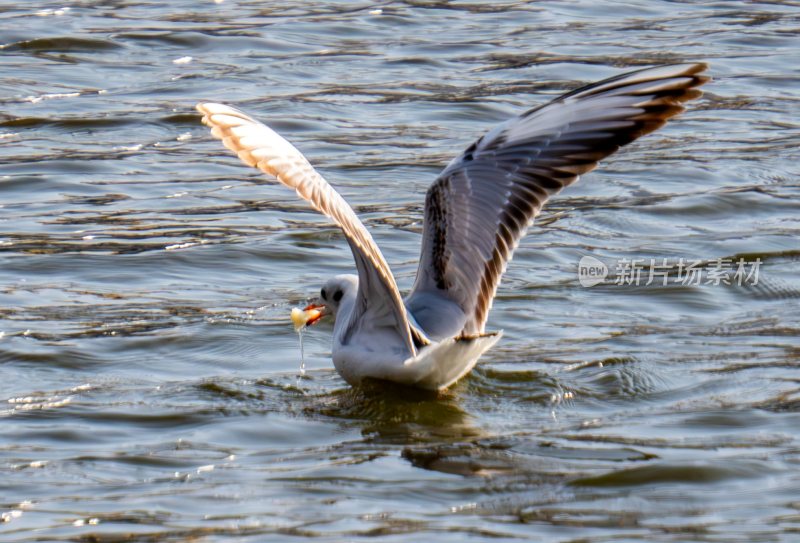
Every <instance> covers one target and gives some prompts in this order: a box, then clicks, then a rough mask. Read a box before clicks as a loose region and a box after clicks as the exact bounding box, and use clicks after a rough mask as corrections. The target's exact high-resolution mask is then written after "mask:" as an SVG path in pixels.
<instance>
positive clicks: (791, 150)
mask: <svg viewBox="0 0 800 543" xmlns="http://www.w3.org/2000/svg"><path fill="white" fill-rule="evenodd" d="M39 4H40V5H37V6H35V7H32V6H29V5H28V4H24V3H23V4H19V5H13V6H11V5H8V6H6V7H0V19H2V26H1V27H2V28H3V31H2V32H0V47H2V54H1V55H0V63H2V66H3V68H4V70H3V71H2V73H3V75H2V76H0V82H2V87H3V91H4V92H2V93H0V368H2V370H0V376H2V379H0V400H2V404H0V533H1V534H2V536H0V539H2V540H3V541H9V542H11V541H13V542H22V541H26V542H30V541H45V540H47V541H63V540H70V541H119V540H123V539H124V540H126V541H141V542H144V541H188V540H203V541H228V540H232V539H236V540H245V541H258V542H263V541H284V540H285V539H286V537H287V536H294V537H314V538H320V539H325V540H330V541H340V540H344V539H352V538H353V537H356V536H358V537H362V538H368V539H369V538H371V539H378V538H381V539H385V538H387V537H393V538H394V539H398V540H405V539H408V538H411V537H422V538H424V539H426V540H431V541H437V542H438V541H463V540H464V537H465V536H472V538H473V539H478V540H482V539H488V538H500V539H509V540H510V539H533V540H542V541H570V540H573V541H574V540H581V541H622V540H642V541H677V540H680V541H688V540H702V541H726V542H727V541H748V542H750V541H783V540H786V541H789V540H791V538H792V535H793V534H795V533H796V532H797V531H798V530H800V506H799V505H798V498H797V496H798V495H800V479H798V476H797V469H796V468H797V465H798V462H800V454H799V453H798V451H800V448H799V447H798V440H799V439H800V433H798V430H797V429H798V428H800V420H798V405H800V372H798V368H799V367H800V342H798V337H800V312H798V310H797V308H798V304H797V300H798V296H799V294H798V293H800V283H798V279H797V269H798V261H799V260H800V245H798V242H797V237H798V230H799V227H800V223H798V219H797V217H798V216H800V214H799V213H798V203H797V202H798V201H800V198H799V197H800V184H798V182H797V179H798V174H800V169H798V166H797V160H796V159H797V141H798V136H800V125H798V124H797V122H795V120H794V119H795V117H796V115H795V113H794V112H795V111H796V109H797V103H798V99H800V97H799V96H798V92H797V84H796V80H797V67H796V64H797V63H796V60H795V59H796V58H797V53H798V48H797V45H796V39H795V36H796V28H797V24H798V17H797V13H796V7H795V6H794V5H793V4H792V3H791V2H771V3H758V2H755V3H752V2H751V3H747V4H742V3H737V2H729V3H715V4H697V3H693V4H676V3H667V2H648V3H640V2H633V3H625V4H619V3H614V4H611V3H600V4H596V3H595V4H591V5H589V4H586V3H572V4H564V3H552V2H551V3H541V2H535V3H528V2H516V1H508V2H493V3H485V2H484V3H475V2H446V3H442V2H426V1H414V2H384V3H381V4H374V3H369V2H358V1H352V2H345V3H342V2H322V3H320V2H293V3H291V4H287V5H278V4H274V5H273V4H270V3H264V2H250V1H245V0H239V1H236V0H225V1H223V2H202V3H197V2H189V3H186V2H172V3H154V2H148V1H144V2H128V1H119V2H113V3H105V4H104V3H91V2H89V3H87V2H80V1H75V2H66V3H61V4H53V3H52V2H44V3H41V2H40V3H39ZM694 60H697V61H706V62H709V63H710V65H711V70H712V75H713V76H714V79H715V81H714V82H713V83H712V84H709V85H707V86H706V87H705V91H706V94H705V96H704V98H703V99H701V100H700V101H698V102H696V103H693V104H692V105H691V107H690V110H689V111H688V112H687V113H686V114H685V115H683V116H682V117H680V118H679V119H678V120H677V121H676V122H674V123H672V124H671V125H670V126H668V127H666V128H665V129H664V130H662V131H659V132H658V133H656V134H653V135H651V136H648V137H647V138H644V139H642V140H640V141H639V142H637V143H636V144H634V145H633V146H632V147H630V148H628V149H626V150H625V151H623V152H621V153H619V154H618V155H615V156H614V157H612V158H611V159H610V160H608V161H606V163H605V164H603V165H602V167H601V168H600V169H598V170H597V171H596V172H593V173H591V174H589V175H587V176H585V179H583V180H582V181H581V182H580V183H578V184H577V185H576V186H573V187H571V188H570V189H569V190H568V191H566V192H565V193H563V194H562V195H560V196H559V197H558V198H556V199H555V200H553V201H551V202H550V203H549V204H548V206H547V207H546V208H545V210H544V213H543V214H542V216H541V217H540V218H539V220H538V221H537V226H536V227H534V228H533V229H532V230H531V232H530V234H529V236H528V237H527V238H526V239H525V240H523V242H522V244H521V246H520V248H519V250H518V251H517V253H516V256H515V259H514V261H513V262H512V264H511V266H510V267H509V270H508V273H507V275H506V280H505V281H504V283H503V286H502V287H501V289H500V291H499V296H498V298H497V300H496V301H495V305H494V310H493V313H492V316H491V318H490V321H489V326H490V327H491V328H494V329H503V330H504V331H505V333H504V337H503V340H502V341H501V342H500V343H499V344H498V345H497V346H496V347H495V348H494V349H493V350H492V351H490V352H489V353H488V354H487V355H486V356H485V357H484V359H483V360H482V362H481V364H480V365H479V366H478V368H477V369H476V371H475V372H473V374H472V375H471V376H470V377H469V378H468V379H465V380H464V381H463V382H461V383H458V384H457V385H456V386H455V387H454V388H453V389H452V390H449V391H447V392H445V393H442V394H430V393H421V392H419V391H409V390H407V389H403V388H394V387H388V388H387V387H386V386H385V385H380V384H375V383H372V384H368V385H367V386H365V387H361V388H351V387H348V386H346V384H345V383H344V382H343V381H342V380H341V379H340V378H339V377H338V376H337V375H336V373H335V372H334V371H333V369H332V364H331V362H330V345H329V341H330V332H331V326H330V324H324V323H323V324H320V325H319V326H315V327H314V329H312V330H309V331H308V332H307V333H306V334H305V336H304V338H303V339H304V350H305V352H304V355H305V359H306V365H307V372H306V374H305V375H304V376H300V375H299V370H298V368H300V352H299V349H298V345H297V338H296V337H295V334H294V333H293V332H292V328H291V323H290V322H289V320H288V315H289V310H290V308H291V307H294V306H299V305H301V304H303V303H304V302H306V301H307V300H308V299H309V298H311V297H313V296H314V295H315V294H316V292H318V288H319V285H320V284H321V283H322V282H323V280H324V279H326V278H327V277H329V276H330V275H332V274H336V273H347V272H351V271H352V266H353V264H352V261H351V257H350V253H349V251H348V250H347V248H346V243H345V241H344V239H343V238H342V236H341V235H340V234H339V233H338V232H337V231H336V229H335V228H333V227H331V226H330V225H329V224H328V223H327V222H326V221H325V220H324V219H323V218H321V217H319V216H317V215H316V214H315V213H313V212H311V211H310V210H309V209H308V208H307V206H305V205H304V204H303V203H302V202H300V201H298V200H297V199H296V197H295V196H294V195H293V194H292V193H291V191H286V190H285V189H284V188H283V187H280V186H276V185H274V184H271V183H269V182H266V181H264V180H262V179H261V177H260V176H259V175H258V173H257V172H251V171H250V170H248V169H247V168H244V167H242V166H240V165H239V164H238V162H237V161H236V160H235V159H234V158H232V157H229V156H228V155H227V153H225V152H224V151H223V150H222V149H221V148H220V147H219V145H218V143H217V142H215V141H212V140H211V139H210V138H209V137H208V136H207V134H206V132H205V129H204V128H203V127H201V126H200V124H199V122H198V117H197V115H196V114H195V113H194V110H193V106H194V104H195V103H196V102H198V101H200V100H216V101H225V102H230V103H233V104H236V105H240V106H241V107H244V108H246V109H247V110H248V111H252V112H253V113H254V114H256V115H258V116H259V117H261V118H263V119H264V120H265V121H267V122H268V123H269V124H270V125H271V126H273V127H274V128H275V129H276V130H278V131H280V132H281V133H283V134H284V135H286V136H287V137H288V138H289V139H290V140H291V141H293V142H294V143H296V145H297V146H298V147H299V148H300V149H301V150H302V151H303V152H304V153H306V154H307V155H308V156H309V157H310V158H311V160H312V161H313V162H314V164H315V165H317V166H318V167H319V169H320V170H321V171H323V172H324V173H325V175H326V177H327V178H328V179H330V180H331V181H332V182H333V183H334V184H335V185H336V186H337V187H338V188H340V189H341V192H342V193H343V194H344V196H345V197H346V198H347V199H348V200H349V201H350V202H352V203H353V205H354V207H355V209H356V210H357V211H358V213H359V214H360V215H361V217H363V219H364V221H365V223H366V224H367V225H368V226H369V227H370V229H371V230H372V232H373V233H374V236H375V237H376V239H377V241H378V243H379V244H380V245H381V247H382V248H383V249H384V252H385V253H386V255H387V257H388V259H389V261H390V263H391V265H392V267H393V269H394V270H395V272H396V273H397V275H398V282H399V283H400V285H401V287H404V288H408V287H409V286H410V285H411V283H412V281H413V277H414V273H415V271H416V261H417V260H416V259H417V252H418V247H419V237H420V231H421V219H422V204H423V195H424V192H425V189H426V187H427V185H428V183H429V182H430V181H431V180H432V179H433V178H434V177H435V175H436V173H437V172H438V171H439V169H440V168H441V167H442V166H443V165H444V164H446V163H447V162H448V161H449V160H450V159H451V158H452V157H453V156H454V155H455V154H456V153H457V152H459V151H460V150H461V149H463V147H464V146H465V145H466V144H467V143H468V142H470V141H472V140H473V139H474V138H475V137H477V136H478V135H480V134H481V133H482V132H483V131H485V130H487V129H489V128H490V127H492V126H493V125H494V124H496V123H498V122H500V121H502V120H504V119H506V118H508V117H509V116H511V115H513V114H515V113H518V112H520V111H523V110H525V109H527V108H529V107H531V106H532V105H535V104H539V103H542V102H543V101H545V100H547V99H549V98H552V97H553V96H556V95H557V94H559V93H560V92H562V91H563V90H566V89H569V88H574V87H575V86H577V85H580V84H582V83H586V82H589V81H592V80H596V79H599V78H602V77H606V76H610V75H612V74H616V73H620V72H621V71H623V70H625V69H632V68H636V67H641V66H646V65H651V64H656V63H663V62H673V61H694ZM585 255H591V256H593V257H595V258H598V259H599V260H601V261H603V262H618V261H620V260H622V259H634V258H640V259H645V261H649V260H650V259H657V260H658V261H659V262H660V261H661V259H663V258H666V259H668V261H669V262H677V261H678V260H679V259H685V260H700V261H703V262H714V261H716V260H717V259H720V258H723V259H725V258H729V259H732V260H734V261H736V260H738V259H739V258H744V259H745V260H746V261H748V262H752V261H754V260H755V259H760V260H761V262H762V264H761V269H760V279H759V284H758V285H757V286H753V285H749V286H737V285H713V284H700V285H676V284H669V285H667V286H661V285H656V284H651V285H644V284H640V285H638V286H637V285H621V284H620V285H617V284H614V283H613V282H606V283H604V284H602V285H597V286H594V287H592V288H583V287H581V286H580V284H579V282H578V277H577V274H576V270H577V263H578V261H579V260H580V259H581V257H583V256H585ZM673 272H674V273H677V270H672V269H671V270H670V271H669V273H670V274H673ZM412 534H413V535H412Z"/></svg>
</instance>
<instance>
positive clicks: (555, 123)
mask: <svg viewBox="0 0 800 543" xmlns="http://www.w3.org/2000/svg"><path fill="white" fill-rule="evenodd" d="M706 68H707V66H706V65H705V64H676V65H669V66H659V67H656V68H648V69H644V70H638V71H635V72H630V73H627V74H623V75H620V76H617V77H612V78H610V79H606V80H604V81H600V82H598V83H594V84H592V85H588V86H586V87H583V88H580V89H578V90H575V91H573V92H570V93H567V94H565V95H563V96H561V97H559V98H556V99H555V100H553V101H552V102H550V103H548V104H546V105H543V106H541V107H538V108H535V109H532V110H530V111H528V112H526V113H524V114H522V115H521V116H519V117H516V118H514V119H511V120H509V121H507V122H505V123H503V124H501V125H500V126H498V127H497V128H495V129H494V130H492V131H490V132H489V133H487V134H486V135H485V136H483V137H482V138H480V139H479V140H478V141H476V142H475V143H473V144H472V145H471V146H470V147H469V148H468V149H467V150H466V151H464V153H462V154H461V155H460V156H459V157H457V158H456V159H455V160H453V161H452V162H451V163H450V164H449V165H448V166H447V167H446V168H445V169H444V171H443V172H442V173H441V174H440V175H439V177H438V178H437V179H436V181H435V182H434V183H433V185H431V187H430V189H429V190H428V194H427V197H426V199H425V224H424V232H423V241H422V254H421V256H420V265H419V270H418V272H417V279H416V282H415V284H414V287H413V289H412V292H411V294H410V295H409V297H408V298H407V299H406V304H407V306H408V308H409V310H410V311H411V312H412V314H413V315H414V316H415V318H416V320H417V322H418V323H419V324H420V325H421V326H422V328H423V329H424V330H426V332H428V333H429V334H431V335H433V336H435V335H439V334H436V333H435V332H433V333H432V332H431V330H436V329H437V327H439V329H441V326H442V320H443V319H444V318H447V319H449V320H450V321H451V322H452V321H453V320H454V319H453V317H452V315H453V311H452V308H453V307H458V308H459V309H460V310H461V312H462V315H461V316H462V318H461V319H460V321H461V322H457V325H460V326H461V329H460V330H461V333H462V334H463V335H472V334H478V333H482V332H483V330H484V325H485V323H486V318H487V314H488V312H489V308H490V307H491V305H492V299H493V298H494V294H495V292H496V290H497V285H498V284H499V282H500V277H501V276H502V274H503V272H504V271H505V268H506V265H507V263H508V261H509V260H510V259H511V256H512V253H513V252H514V249H515V248H516V247H517V244H518V243H519V239H520V238H521V237H522V236H523V235H524V234H525V231H526V229H527V228H528V227H529V226H530V225H531V224H532V222H533V219H534V218H535V217H536V215H538V213H539V210H540V209H541V208H542V205H543V204H544V203H545V202H546V201H547V199H548V198H550V197H551V196H552V195H554V194H556V193H558V192H559V191H560V190H561V189H563V188H564V187H566V186H567V185H570V184H572V183H574V182H575V181H576V180H577V179H578V176H580V175H581V174H583V173H586V172H588V171H590V170H593V169H594V168H595V167H596V166H597V163H598V161H599V160H601V159H603V158H605V157H607V156H608V155H610V154H611V153H613V152H614V151H616V150H617V149H619V148H620V147H621V146H623V145H625V144H627V143H630V142H632V141H633V140H635V139H637V138H639V137H641V136H643V135H645V134H648V133H650V132H652V131H654V130H656V129H657V128H659V127H661V126H663V125H664V124H665V123H666V122H667V120H668V119H669V118H671V117H673V116H675V115H677V114H678V113H680V112H681V111H683V110H684V107H683V106H682V103H683V102H686V101H688V100H692V99H695V98H698V97H699V96H700V95H701V94H702V93H701V92H700V91H699V90H698V89H696V87H698V86H700V85H702V84H703V83H705V82H706V81H708V79H709V78H708V77H706V76H702V75H698V74H700V73H701V72H703V71H704V70H706ZM445 313H447V316H446V315H445ZM451 333H458V330H456V331H455V332H453V331H451Z"/></svg>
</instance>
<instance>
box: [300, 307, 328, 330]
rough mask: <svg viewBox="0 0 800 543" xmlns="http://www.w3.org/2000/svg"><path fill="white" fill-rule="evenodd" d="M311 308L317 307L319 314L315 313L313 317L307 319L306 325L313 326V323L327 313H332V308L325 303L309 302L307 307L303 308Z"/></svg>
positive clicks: (307, 309)
mask: <svg viewBox="0 0 800 543" xmlns="http://www.w3.org/2000/svg"><path fill="white" fill-rule="evenodd" d="M311 309H316V310H317V315H315V316H313V317H311V318H310V319H308V321H306V326H311V325H313V324H316V323H317V321H319V320H320V319H321V318H322V317H324V316H325V315H327V314H329V313H330V310H329V309H328V306H326V305H325V304H318V303H311V304H308V305H307V306H306V307H305V309H303V311H309V310H311Z"/></svg>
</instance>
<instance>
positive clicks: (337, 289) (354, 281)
mask: <svg viewBox="0 0 800 543" xmlns="http://www.w3.org/2000/svg"><path fill="white" fill-rule="evenodd" d="M357 292H358V277H357V276H355V275H337V276H336V277H333V278H331V279H329V280H328V282H327V283H325V285H324V286H323V287H322V288H321V289H320V291H319V298H318V299H317V300H315V301H314V302H312V303H310V304H309V305H308V306H306V308H305V310H306V311H308V310H310V309H316V310H317V311H319V315H318V316H317V317H315V318H313V319H310V320H309V321H308V322H307V323H306V325H307V326H311V325H312V324H315V323H317V322H318V321H319V320H320V319H321V318H322V317H324V316H326V315H333V318H334V319H335V318H336V315H337V314H338V313H339V309H340V308H341V307H342V305H344V304H347V303H348V302H351V301H353V300H355V298H356V293H357Z"/></svg>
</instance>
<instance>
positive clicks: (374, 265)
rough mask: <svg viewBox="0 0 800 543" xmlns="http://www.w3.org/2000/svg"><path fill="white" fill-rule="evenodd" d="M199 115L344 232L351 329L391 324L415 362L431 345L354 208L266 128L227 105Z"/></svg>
mask: <svg viewBox="0 0 800 543" xmlns="http://www.w3.org/2000/svg"><path fill="white" fill-rule="evenodd" d="M197 110H198V111H199V112H200V113H202V114H203V124H205V125H206V126H209V127H211V134H212V135H213V136H214V137H216V138H219V139H220V140H222V143H223V144H224V145H225V147H227V148H228V149H230V150H231V151H233V152H234V153H236V154H237V155H238V156H239V158H240V159H241V160H242V162H244V163H246V164H248V165H249V166H254V167H256V168H258V169H260V170H261V171H263V172H264V173H266V174H268V175H271V176H273V177H275V178H276V179H277V180H278V181H280V182H281V183H283V184H284V185H286V186H288V187H291V188H293V189H295V191H296V192H297V195H298V196H300V197H301V198H303V199H304V200H306V201H308V202H309V203H310V204H311V205H312V207H314V209H316V210H317V211H319V212H320V213H322V214H323V215H325V216H327V217H329V218H330V219H332V220H333V221H334V222H335V223H336V224H337V226H339V228H341V229H342V232H344V235H345V238H347V243H348V244H349V245H350V249H351V250H352V252H353V258H354V259H355V262H356V268H357V269H358V296H357V298H356V307H355V310H354V312H353V316H352V319H353V320H352V321H351V324H353V323H355V321H357V320H358V319H360V318H368V319H371V320H385V319H386V318H388V319H391V321H392V322H393V323H394V325H393V326H394V327H395V329H396V330H397V333H398V334H399V335H400V337H402V338H403V340H404V342H405V344H406V347H407V348H408V350H409V356H414V355H415V354H416V352H417V351H416V347H415V342H416V344H419V345H424V344H426V343H427V339H426V338H425V337H424V336H423V335H422V334H420V332H419V331H418V330H416V329H415V328H414V327H413V326H412V325H411V324H410V323H409V320H408V315H407V313H406V309H405V306H404V305H403V300H402V298H401V297H400V291H399V290H398V289H397V284H396V283H395V280H394V276H393V275H392V271H391V270H390V269H389V264H387V262H386V260H385V259H384V258H383V254H382V253H381V251H380V249H379V248H378V246H377V245H376V244H375V241H374V240H373V239H372V236H371V235H370V233H369V231H368V230H367V229H366V227H365V226H364V224H363V223H362V222H361V221H360V220H359V219H358V216H357V215H356V214H355V212H354V211H353V208H351V207H350V205H349V204H348V203H347V202H346V201H345V200H344V198H342V196H341V195H340V194H339V193H338V192H336V190H335V189H334V188H333V187H332V186H331V185H330V184H328V182H327V181H326V180H325V179H324V178H323V177H322V176H321V175H320V174H319V173H318V172H317V171H316V170H315V169H314V168H313V167H312V166H311V164H309V162H308V160H306V158H305V157H304V156H303V155H302V153H300V151H298V150H297V149H296V148H295V147H294V146H293V145H292V144H291V143H289V142H288V141H286V140H285V139H284V138H282V137H281V136H280V135H278V134H277V133H276V132H275V131H274V130H272V129H271V128H269V127H268V126H266V125H264V124H262V123H260V122H258V121H256V120H255V119H252V118H251V117H249V116H248V115H246V114H245V113H243V112H241V111H239V110H238V109H235V108H232V107H230V106H226V105H223V104H214V103H202V104H198V105H197ZM346 335H347V334H345V336H346Z"/></svg>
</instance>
